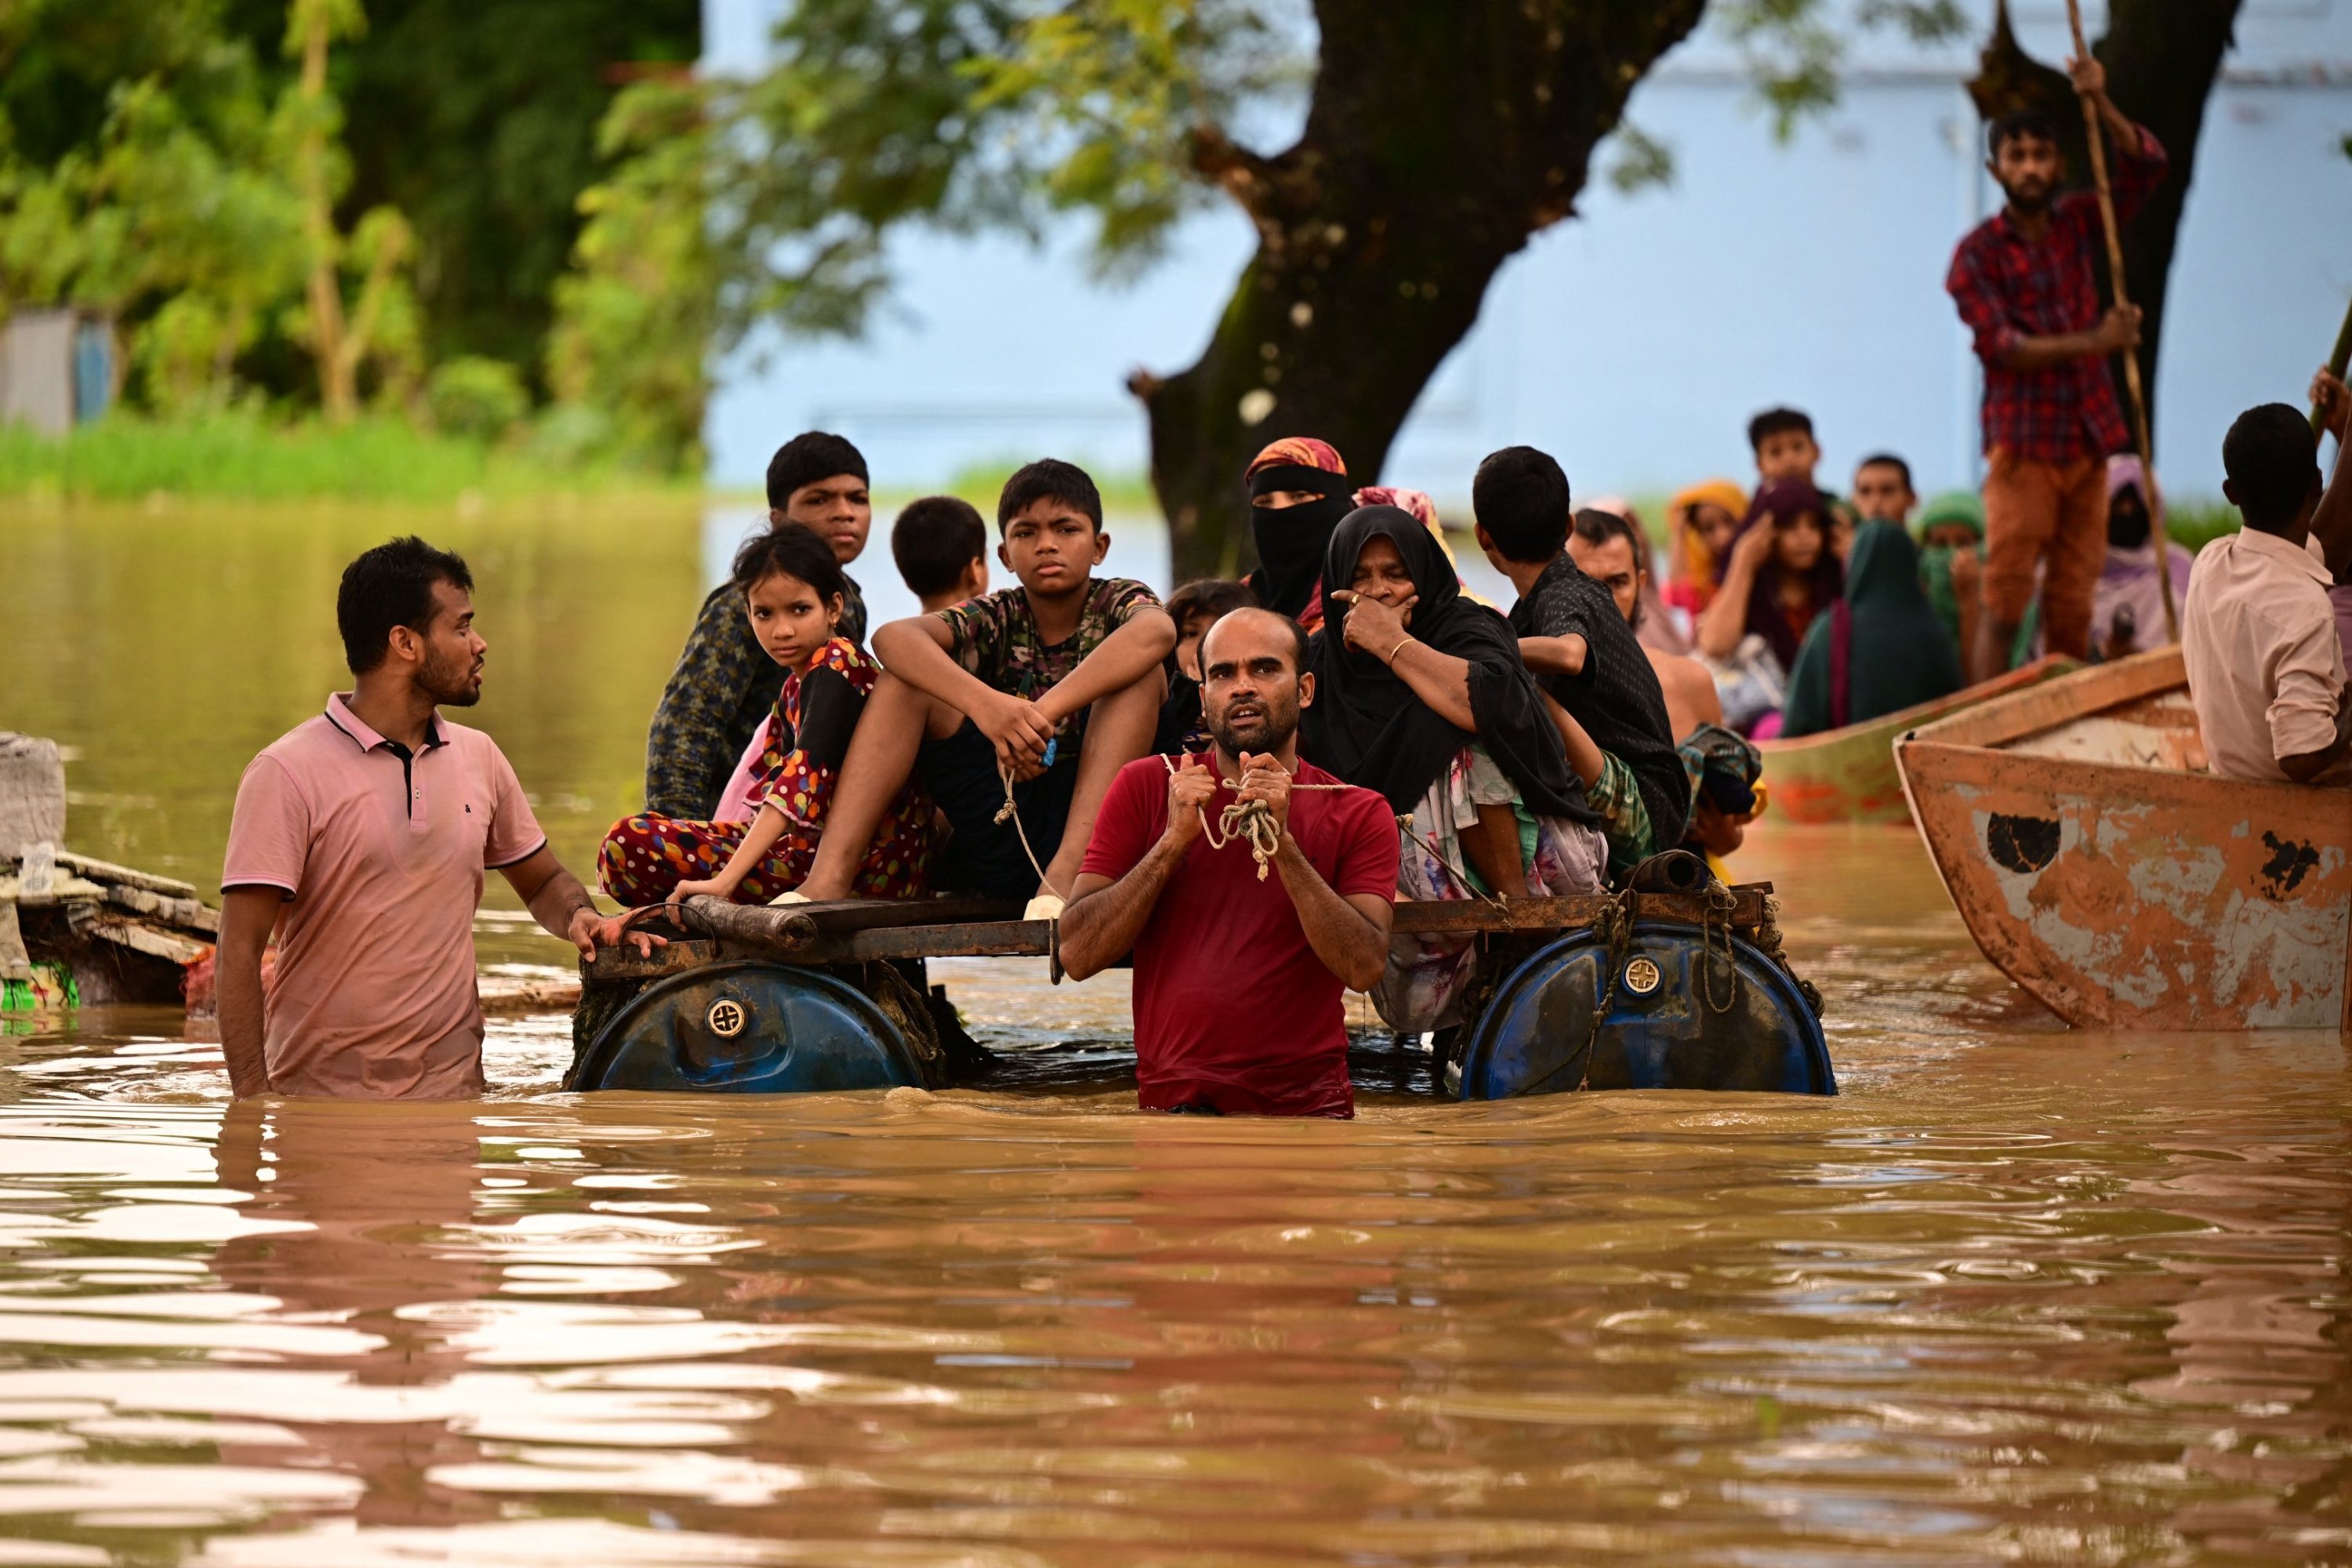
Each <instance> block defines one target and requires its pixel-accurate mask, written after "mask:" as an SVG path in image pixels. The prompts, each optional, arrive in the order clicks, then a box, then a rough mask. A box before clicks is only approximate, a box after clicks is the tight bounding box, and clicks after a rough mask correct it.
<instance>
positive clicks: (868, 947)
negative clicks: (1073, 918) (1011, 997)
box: [790, 921, 1054, 963]
mask: <svg viewBox="0 0 2352 1568" xmlns="http://www.w3.org/2000/svg"><path fill="white" fill-rule="evenodd" d="M1053 942H1054V926H1053V922H1052V921H972V922H969V923H966V924H963V925H952V926H897V927H883V928H880V929H878V930H875V931H852V932H850V933H848V934H847V935H845V936H840V937H826V938H823V939H821V940H819V941H817V942H812V943H810V944H809V945H807V946H806V947H803V948H799V949H796V950H795V951H793V952H792V954H791V955H790V956H791V961H792V962H793V963H870V962H873V961H876V960H879V959H892V958H1043V957H1045V955H1046V954H1047V953H1049V952H1053V950H1054V949H1053Z"/></svg>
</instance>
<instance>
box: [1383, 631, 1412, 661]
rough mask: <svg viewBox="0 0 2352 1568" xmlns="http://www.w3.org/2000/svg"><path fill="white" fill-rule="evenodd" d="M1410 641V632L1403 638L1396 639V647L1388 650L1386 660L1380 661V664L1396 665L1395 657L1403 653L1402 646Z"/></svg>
mask: <svg viewBox="0 0 2352 1568" xmlns="http://www.w3.org/2000/svg"><path fill="white" fill-rule="evenodd" d="M1411 641H1412V634H1411V633H1410V632H1408V633H1406V634H1405V635H1404V636H1403V637H1399V638H1397V645H1396V647H1392V648H1391V649H1389V656H1388V658H1385V659H1382V660H1381V663H1383V664H1394V663H1396V656H1397V655H1399V654H1401V653H1402V652H1403V651H1404V645H1405V644H1407V643H1409V642H1411Z"/></svg>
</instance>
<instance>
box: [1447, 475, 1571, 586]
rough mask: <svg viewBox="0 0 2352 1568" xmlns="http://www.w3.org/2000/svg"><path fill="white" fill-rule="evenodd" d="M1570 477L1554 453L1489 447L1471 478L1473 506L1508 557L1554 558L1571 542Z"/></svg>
mask: <svg viewBox="0 0 2352 1568" xmlns="http://www.w3.org/2000/svg"><path fill="white" fill-rule="evenodd" d="M1571 504H1572V503H1571V502H1570V499H1569V493H1568V476H1567V475H1566V474H1565V473H1563V472H1561V471H1560V467H1559V463H1558V462H1557V461H1555V460H1554V459H1553V458H1552V456H1551V454H1550V453H1549V452H1539V451H1538V450H1536V449H1535V448H1534V447H1504V448H1503V449H1502V450H1501V451H1499V452H1489V453H1487V454H1486V460H1485V461H1483V462H1481V463H1480V464H1479V465H1478V472H1477V473H1476V474H1475V476H1473V477H1472V479H1471V480H1470V510H1471V513H1472V515H1474V516H1475V517H1476V518H1477V520H1478V526H1479V527H1481V528H1483V529H1485V530H1486V537H1487V538H1489V539H1491V540H1493V541H1494V542H1495V548H1496V550H1497V551H1499V552H1501V553H1502V556H1503V559H1504V560H1506V561H1522V562H1532V561H1549V560H1550V559H1551V558H1552V557H1553V556H1555V555H1557V554H1559V548H1560V546H1561V545H1563V544H1565V543H1567V542H1568V521H1569V510H1570V505H1571Z"/></svg>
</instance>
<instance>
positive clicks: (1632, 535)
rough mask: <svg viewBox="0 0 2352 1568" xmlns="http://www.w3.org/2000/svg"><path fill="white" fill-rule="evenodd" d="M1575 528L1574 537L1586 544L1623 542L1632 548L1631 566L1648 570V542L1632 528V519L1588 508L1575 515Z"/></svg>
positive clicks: (1637, 529) (1591, 507)
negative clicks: (1619, 540) (1612, 541)
mask: <svg viewBox="0 0 2352 1568" xmlns="http://www.w3.org/2000/svg"><path fill="white" fill-rule="evenodd" d="M1575 527H1576V537H1577V538H1579V539H1581V540H1582V541H1584V542H1585V543H1587V544H1606V543H1608V542H1610V541H1611V540H1612V539H1622V540H1623V541H1624V542H1626V543H1628V544H1630V545H1632V546H1633V564H1634V565H1635V566H1637V567H1639V568H1641V569H1642V570H1643V571H1644V572H1646V571H1648V570H1649V569H1650V542H1649V541H1648V540H1646V539H1644V538H1643V537H1642V531H1641V530H1640V529H1639V528H1637V527H1635V526H1634V524H1633V519H1631V518H1629V517H1624V516H1622V515H1620V514H1619V513H1617V512H1613V511H1602V510H1601V509H1600V508H1599V507H1595V506H1588V507H1586V508H1584V509H1583V510H1580V511H1579V512H1578V513H1577V514H1576V523H1575Z"/></svg>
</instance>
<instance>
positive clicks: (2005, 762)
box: [1895, 647, 2352, 1030]
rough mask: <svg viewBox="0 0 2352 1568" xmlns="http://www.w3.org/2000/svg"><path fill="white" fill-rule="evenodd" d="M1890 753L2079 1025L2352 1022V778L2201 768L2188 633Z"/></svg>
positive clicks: (2005, 933)
mask: <svg viewBox="0 0 2352 1568" xmlns="http://www.w3.org/2000/svg"><path fill="white" fill-rule="evenodd" d="M1895 763H1896V765H1897V766H1898V768H1899V769H1900V770H1901V773H1902V776H1903V784H1904V789H1905V792H1906V795H1907V796H1908V799H1909V802H1910V806H1911V812H1912V815H1913V816H1914V817H1915V818H1916V820H1917V822H1918V824H1919V831H1920V833H1921V835H1922V836H1923V837H1925V838H1926V839H1927V852H1928V854H1929V855H1930V856H1931V857H1932V858H1934V860H1935V863H1936V869H1937V874H1938V875H1940V876H1941V877H1942V878H1943V881H1944V887H1945V889H1947V890H1948V892H1949V893H1950V894H1951V897H1952V902H1953V903H1954V904H1956V905H1958V908H1959V911H1960V918H1961V919H1962V920H1963V921H1966V922H1967V924H1968V928H1969V934H1970V935H1971V936H1973V937H1974V938H1975V939H1976V943H1977V946H1978V947H1979V948H1981V949H1982V950H1983V952H1984V954H1985V956H1986V957H1987V958H1989V959H1990V960H1991V961H1992V963H1994V964H1995V965H1997V966H1998V967H1999V968H2000V971H2001V972H2002V973H2005V974H2007V975H2008V976H2009V977H2010V978H2011V979H2012V980H2014V981H2016V982H2017V983H2018V984H2020V985H2021V986H2023V987H2024V988H2025V989H2026V990H2027V991H2030V992H2032V994H2034V995H2035V996H2037V997H2039V998H2040V999H2041V1000H2042V1002H2043V1003H2045V1004H2047V1005H2049V1007H2050V1009H2051V1010H2052V1011H2053V1012H2054V1013H2056V1014H2057V1015H2058V1016H2060V1017H2062V1018H2063V1019H2065V1020H2066V1022H2068V1023H2069V1024H2074V1025H2078V1026H2105V1027H2111V1028H2137V1029H2250V1028H2311V1029H2318V1028H2326V1029H2347V1030H2352V978H2348V977H2347V965H2352V795H2347V794H2346V792H2344V791H2343V790H2340V789H2337V790H2329V789H2316V788H2311V787H2307V786H2303V785H2297V784H2260V783H2249V782H2246V781H2243V780H2238V779H2225V778H2218V777H2216V776H2214V775H2213V774H2211V773H2208V772H2206V771H2205V763H2204V748H2203V746H2202V744H2201V742H2200V740H2199V738H2198V731H2197V715H2196V711H2195V710H2194V709H2193V708H2191V707H2190V706H2189V687H2188V679H2187V676H2186V674H2185V672H2184V670H2183V668H2182V663H2181V655H2180V649H2179V647H2168V648H2161V649H2158V650H2157V651H2156V652H2153V653H2146V654H2141V655H2138V656H2137V657H2136V658H2127V659H2123V660H2119V661H2117V662H2116V663H2114V664H2107V665H2099V666H2095V667H2094V668H2088V669H2082V670H2078V671H2076V672H2074V674H2072V675H2068V676H2065V677H2063V679H2057V680H2053V681H2051V682H2049V683H2047V684H2045V685H2041V686H2037V687H2035V688H2033V689H2031V690H2026V691H2021V692H2016V693H2013V694H2012V695H2010V696H2007V697H2002V698H2000V699H1997V700H1994V701H1990V702H1987V703H1983V704H1980V705H1979V706H1977V707H1974V708H1971V709H1969V710H1968V711H1966V712H1964V713H1960V714H1958V715H1955V716H1953V717H1951V718H1948V719H1946V720H1944V721H1941V722H1938V723H1935V724H1929V725H1925V726H1922V727H1920V728H1919V729H1916V730H1914V731H1911V732H1909V733H1907V734H1906V735H1904V736H1903V737H1902V738H1901V739H1900V740H1899V741H1897V742H1895Z"/></svg>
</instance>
